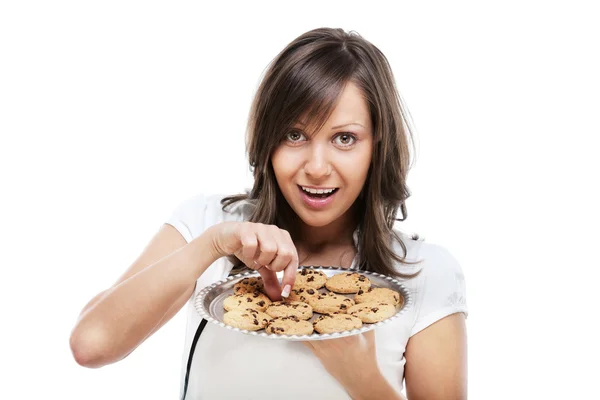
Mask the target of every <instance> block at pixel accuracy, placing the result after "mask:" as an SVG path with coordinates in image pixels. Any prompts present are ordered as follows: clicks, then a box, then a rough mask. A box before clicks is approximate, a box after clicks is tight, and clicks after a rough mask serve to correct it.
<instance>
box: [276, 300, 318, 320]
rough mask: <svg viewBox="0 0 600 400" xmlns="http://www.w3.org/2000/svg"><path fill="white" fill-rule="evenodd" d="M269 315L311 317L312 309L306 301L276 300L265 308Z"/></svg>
mask: <svg viewBox="0 0 600 400" xmlns="http://www.w3.org/2000/svg"><path fill="white" fill-rule="evenodd" d="M265 312H266V313H267V314H269V315H270V316H271V317H291V316H294V317H297V318H300V319H311V317H312V316H313V309H312V307H311V306H309V305H308V304H306V303H302V302H299V301H276V302H274V303H271V305H270V306H269V307H267V309H266V310H265Z"/></svg>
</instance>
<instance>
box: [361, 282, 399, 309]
mask: <svg viewBox="0 0 600 400" xmlns="http://www.w3.org/2000/svg"><path fill="white" fill-rule="evenodd" d="M354 302H355V303H356V304H360V303H387V304H392V305H394V306H397V305H399V304H400V305H402V304H404V297H402V295H401V294H400V293H398V292H396V291H395V290H392V289H387V288H372V287H370V288H369V289H368V290H366V291H365V290H362V289H361V290H359V291H358V293H357V294H356V296H354Z"/></svg>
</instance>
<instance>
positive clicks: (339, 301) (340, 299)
mask: <svg viewBox="0 0 600 400" xmlns="http://www.w3.org/2000/svg"><path fill="white" fill-rule="evenodd" d="M310 305H311V306H312V308H313V311H314V312H318V313H320V314H330V313H342V314H345V313H346V312H347V311H348V309H349V308H350V307H352V306H353V305H354V300H352V299H349V298H347V297H345V296H341V295H339V294H335V293H324V294H320V295H319V297H317V298H315V299H312V301H311V303H310Z"/></svg>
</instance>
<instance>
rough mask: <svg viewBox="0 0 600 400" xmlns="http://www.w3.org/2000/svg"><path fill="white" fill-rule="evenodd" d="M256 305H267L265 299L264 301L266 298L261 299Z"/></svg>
mask: <svg viewBox="0 0 600 400" xmlns="http://www.w3.org/2000/svg"><path fill="white" fill-rule="evenodd" d="M256 305H257V306H259V307H262V306H264V305H265V301H264V300H261V301H259V302H258V303H256Z"/></svg>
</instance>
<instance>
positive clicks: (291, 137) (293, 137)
mask: <svg viewBox="0 0 600 400" xmlns="http://www.w3.org/2000/svg"><path fill="white" fill-rule="evenodd" d="M285 139H286V140H287V141H288V142H292V143H294V142H300V141H302V140H303V139H304V135H303V134H301V133H300V132H297V131H291V132H288V134H287V135H286V136H285Z"/></svg>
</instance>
